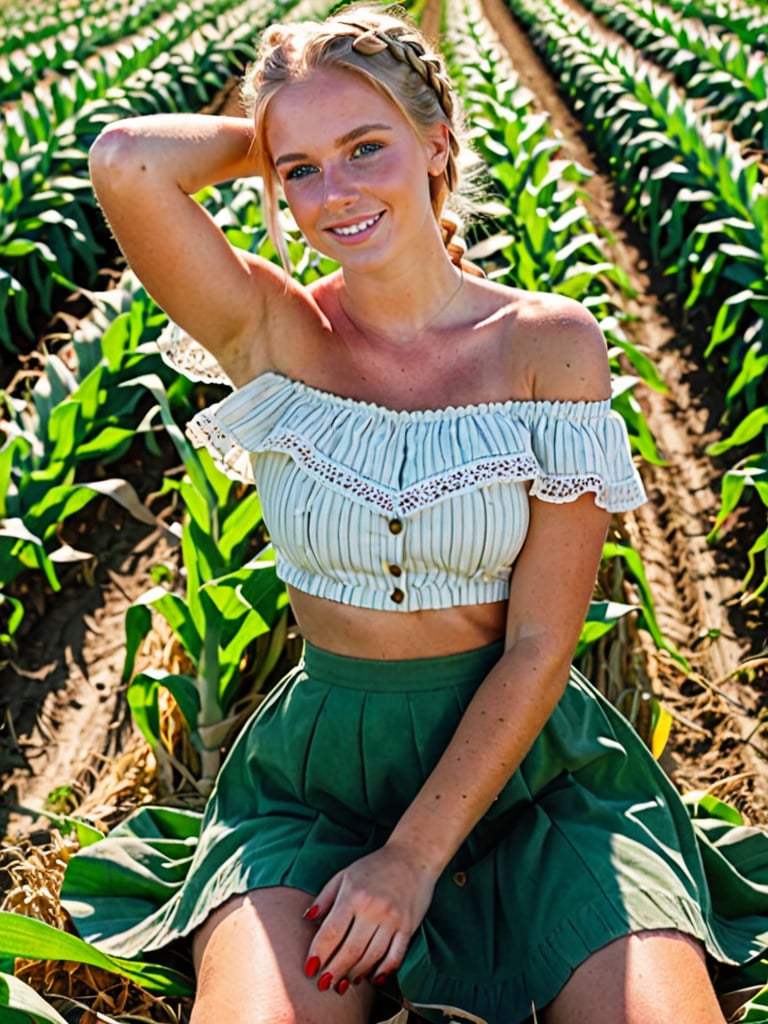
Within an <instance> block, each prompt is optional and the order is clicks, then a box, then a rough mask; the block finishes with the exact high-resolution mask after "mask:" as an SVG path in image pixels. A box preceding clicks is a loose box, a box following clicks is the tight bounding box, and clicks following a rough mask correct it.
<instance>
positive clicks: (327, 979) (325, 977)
mask: <svg viewBox="0 0 768 1024" xmlns="http://www.w3.org/2000/svg"><path fill="white" fill-rule="evenodd" d="M332 981H333V975H332V974H331V972H330V971H326V972H325V974H321V975H320V980H319V981H318V983H317V987H318V988H319V989H320V991H321V992H327V991H328V989H329V988H330V987H331V982H332Z"/></svg>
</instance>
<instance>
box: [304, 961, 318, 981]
mask: <svg viewBox="0 0 768 1024" xmlns="http://www.w3.org/2000/svg"><path fill="white" fill-rule="evenodd" d="M319 967H320V957H319V956H311V957H310V958H309V960H307V962H306V963H305V964H304V973H305V974H306V976H307V977H308V978H314V976H315V975H316V974H317V971H318V968H319Z"/></svg>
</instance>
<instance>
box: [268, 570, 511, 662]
mask: <svg viewBox="0 0 768 1024" xmlns="http://www.w3.org/2000/svg"><path fill="white" fill-rule="evenodd" d="M288 589H289V595H290V598H291V605H292V607H293V611H294V614H295V615H296V621H297V623H298V625H299V629H300V630H301V634H302V636H303V637H304V639H305V640H306V641H307V642H308V643H310V644H312V646H313V647H320V648H322V649H323V650H326V651H332V652H333V653H334V654H343V655H346V656H347V657H351V658H373V659H378V660H383V661H398V660H402V659H410V658H437V657H440V656H441V655H444V654H459V653H461V652H462V651H471V650H474V649H475V648H478V647H484V646H486V644H490V643H493V642H494V641H496V640H500V639H501V638H502V637H503V636H504V627H505V622H506V614H507V602H506V601H494V602H492V603H489V604H477V605H468V606H461V607H456V608H440V609H430V610H427V611H415V612H382V611H374V610H371V609H368V608H355V607H352V606H350V605H344V604H339V603H338V602H336V601H329V600H327V599H326V598H322V597H313V596H312V595H310V594H306V593H303V592H302V591H299V590H296V589H295V588H293V587H289V588H288Z"/></svg>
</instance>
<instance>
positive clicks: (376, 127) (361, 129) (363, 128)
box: [275, 123, 392, 167]
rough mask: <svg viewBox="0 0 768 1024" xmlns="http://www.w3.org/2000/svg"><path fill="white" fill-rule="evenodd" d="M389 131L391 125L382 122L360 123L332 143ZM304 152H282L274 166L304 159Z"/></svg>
mask: <svg viewBox="0 0 768 1024" xmlns="http://www.w3.org/2000/svg"><path fill="white" fill-rule="evenodd" d="M381 131H384V132H389V131H392V127H391V125H388V124H383V123H374V124H361V125H359V126H358V127H357V128H353V129H352V131H349V132H346V133H345V134H344V135H340V136H339V138H338V139H336V141H335V143H334V145H335V146H336V147H337V148H341V147H342V146H346V145H348V144H349V143H350V142H354V141H355V139H359V138H360V137H361V136H362V135H367V134H368V132H381ZM306 159H307V154H306V153H284V154H283V155H282V156H279V157H278V158H277V159H276V160H275V167H280V166H281V164H290V163H294V162H295V161H296V160H306Z"/></svg>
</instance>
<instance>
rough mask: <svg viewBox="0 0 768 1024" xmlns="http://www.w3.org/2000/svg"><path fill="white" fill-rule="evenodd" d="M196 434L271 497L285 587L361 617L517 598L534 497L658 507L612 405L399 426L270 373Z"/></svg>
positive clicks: (456, 413)
mask: <svg viewBox="0 0 768 1024" xmlns="http://www.w3.org/2000/svg"><path fill="white" fill-rule="evenodd" d="M187 430H188V433H189V435H190V437H191V439H192V440H193V442H194V443H195V444H198V445H206V446H207V447H208V448H209V450H210V451H211V452H212V453H213V455H214V457H215V458H216V459H217V461H218V462H219V464H220V465H221V466H222V468H224V470H225V471H226V472H227V473H228V474H229V475H230V476H234V477H236V478H239V479H243V480H247V481H252V482H255V483H256V485H257V487H258V490H259V495H260V497H261V504H262V509H263V513H264V520H265V523H266V525H267V529H268V531H269V534H270V537H271V540H272V543H273V546H274V549H275V556H276V562H277V571H278V574H279V575H280V577H281V579H283V580H284V581H285V582H286V583H289V584H291V585H292V586H294V587H296V588H297V589H298V590H301V591H304V592H306V593H309V594H314V595H316V596H318V597H325V598H328V599H330V600H333V601H340V602H342V603H344V604H351V605H355V606H358V607H362V608H375V609H380V610H393V611H394V610H400V611H415V610H417V609H423V608H447V607H452V606H454V605H468V604H482V603H485V602H489V601H498V600H503V599H504V598H506V597H507V596H508V593H509V578H510V573H511V566H512V564H513V562H514V560H515V558H516V557H517V555H518V553H519V551H520V549H521V547H522V545H523V542H524V540H525V536H526V532H527V529H528V523H529V500H530V498H531V497H535V498H538V499H540V500H544V501H550V502H558V503H561V502H568V501H573V500H575V499H576V498H577V497H579V496H580V495H582V494H585V493H587V492H592V493H594V495H595V501H596V503H597V504H598V505H599V506H600V507H602V508H606V509H608V510H609V511H612V512H614V511H616V512H619V511H626V510H627V509H630V508H635V507H637V506H638V505H640V504H642V502H643V501H644V500H645V494H644V491H643V485H642V482H641V480H640V477H639V474H638V472H637V470H636V469H635V466H634V464H633V462H632V457H631V452H630V447H629V441H628V437H627V431H626V427H625V424H624V421H623V420H622V419H621V417H620V416H619V415H618V414H617V413H615V412H614V411H612V409H611V403H610V400H608V399H606V400H605V401H598V402H546V401H514V400H513V401H507V402H492V403H483V404H478V405H467V406H457V407H453V406H450V407H448V408H446V409H437V410H424V411H416V412H407V411H406V412H399V411H395V410H392V409H388V408H385V407H384V406H380V405H376V404H374V403H371V402H363V401H358V400H356V399H351V398H341V397H339V396H338V395H333V394H330V393H328V392H326V391H321V390H319V389H317V388H313V387H310V386H309V385H307V384H304V383H303V382H301V381H296V380H291V379H290V378H288V377H285V376H282V375H281V374H277V373H272V372H267V373H263V374H261V375H259V376H258V377H256V378H254V379H253V380H252V381H250V382H249V383H248V384H246V385H245V386H244V387H242V388H240V389H239V390H237V391H235V392H233V393H232V394H231V395H229V396H228V397H227V398H225V399H224V401H222V402H219V403H218V404H217V405H214V406H212V407H211V408H209V409H206V410H204V411H203V412H201V413H198V414H197V416H195V418H194V419H193V420H192V421H191V423H190V424H189V425H188V428H187Z"/></svg>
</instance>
